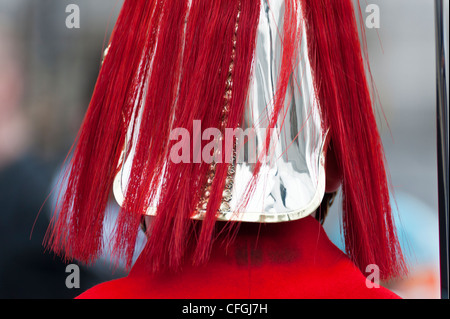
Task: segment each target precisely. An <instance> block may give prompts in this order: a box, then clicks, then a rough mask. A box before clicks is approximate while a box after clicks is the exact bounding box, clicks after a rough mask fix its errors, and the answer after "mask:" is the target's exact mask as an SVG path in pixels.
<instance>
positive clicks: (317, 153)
mask: <svg viewBox="0 0 450 319" xmlns="http://www.w3.org/2000/svg"><path fill="white" fill-rule="evenodd" d="M283 15H284V6H283V1H269V2H267V1H265V0H263V1H262V3H261V13H260V20H259V25H258V34H257V46H256V56H255V61H254V67H253V77H252V81H251V85H250V89H249V93H248V99H247V108H246V112H245V119H244V121H243V122H244V125H243V127H241V128H242V130H243V131H244V132H248V131H249V130H248V129H250V130H251V129H252V128H253V129H254V130H253V132H255V139H254V140H252V141H254V143H246V144H245V146H244V148H241V147H238V156H237V163H235V167H234V168H235V173H234V180H233V183H232V190H231V200H230V199H229V198H227V205H229V206H227V209H225V210H220V212H219V214H218V219H219V220H241V221H247V222H283V221H289V220H295V219H299V218H302V217H305V216H307V215H309V214H311V213H312V212H314V211H315V210H316V209H317V207H318V206H319V205H320V203H321V201H322V198H323V195H324V192H325V170H324V162H325V161H324V152H323V148H324V144H325V143H324V142H325V134H324V133H323V132H322V128H321V119H320V113H319V108H318V105H317V99H316V96H315V94H314V87H313V81H312V75H311V70H310V65H309V60H308V57H307V42H306V41H307V39H306V35H305V33H303V36H302V42H301V48H300V57H299V60H298V65H297V67H296V69H295V71H294V73H293V75H292V77H291V81H290V84H289V87H288V90H287V94H286V101H285V110H284V111H283V112H282V115H281V116H280V119H279V123H278V124H277V127H276V130H274V131H273V132H270V133H271V134H275V135H274V136H276V138H275V142H274V143H273V145H272V146H273V147H272V148H271V152H269V155H268V156H267V157H265V158H264V159H263V166H262V168H261V173H260V175H259V178H258V181H257V184H256V188H255V190H254V192H253V193H252V196H251V197H250V200H249V201H248V202H247V204H246V205H245V207H243V208H242V207H241V205H240V204H241V200H242V196H243V194H245V193H246V189H247V186H248V183H249V182H250V179H251V177H252V172H253V167H254V163H255V156H252V154H253V155H254V154H259V153H260V152H261V150H262V148H263V143H264V141H265V136H266V133H269V132H266V131H267V130H266V128H267V126H268V118H269V116H270V113H271V111H272V108H273V104H272V103H273V97H274V95H275V92H276V90H277V87H276V85H277V80H278V73H279V69H280V63H281V59H280V54H281V47H282V45H281V38H280V36H281V34H280V32H282V29H283ZM237 144H238V145H240V144H239V141H238V143H237ZM253 144H254V147H252V146H251V145H253ZM241 145H242V144H241ZM249 145H250V146H249ZM132 154H133V151H132V152H131V156H129V158H128V159H127V161H126V162H125V165H124V167H123V170H122V171H121V172H119V174H118V175H117V177H116V179H115V182H114V194H115V197H116V200H117V202H118V203H119V205H120V204H121V203H122V202H123V194H124V190H125V189H126V185H127V179H128V176H129V172H130V167H131V161H132ZM228 207H229V209H228ZM238 208H242V209H240V210H239V211H238ZM148 214H149V215H152V214H154V209H152V208H150V209H149V211H148ZM202 215H203V213H202V210H199V211H198V212H197V214H196V215H195V216H194V218H197V219H201V218H202Z"/></svg>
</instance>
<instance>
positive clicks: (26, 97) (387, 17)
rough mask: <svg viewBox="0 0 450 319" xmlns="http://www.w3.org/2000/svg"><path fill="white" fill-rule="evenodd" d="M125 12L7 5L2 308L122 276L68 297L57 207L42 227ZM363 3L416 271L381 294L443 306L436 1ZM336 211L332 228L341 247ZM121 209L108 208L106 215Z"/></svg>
mask: <svg viewBox="0 0 450 319" xmlns="http://www.w3.org/2000/svg"><path fill="white" fill-rule="evenodd" d="M122 1H123V0H96V1H90V0H71V1H66V0H39V1H37V0H35V1H32V0H0V298H73V297H75V296H77V295H78V294H80V293H81V292H82V291H84V290H86V289H88V288H90V287H92V286H94V285H96V284H98V283H100V282H104V281H106V280H111V279H114V278H118V277H122V276H123V275H124V272H123V271H122V270H121V269H120V267H119V269H116V270H115V271H113V269H112V268H111V267H110V266H109V264H108V260H107V257H105V258H104V259H102V260H100V261H99V262H98V263H97V264H96V265H94V266H92V267H84V266H82V265H80V267H81V274H80V278H81V282H80V284H81V287H80V289H68V288H67V287H66V285H65V280H66V277H67V275H68V274H67V273H66V272H65V269H66V268H65V267H66V264H64V263H63V262H62V261H61V260H60V259H59V258H58V257H56V256H54V255H53V254H52V253H51V252H48V251H45V250H44V248H43V247H42V240H43V238H44V235H45V231H46V229H47V225H48V222H49V217H50V215H51V209H52V207H53V206H52V197H50V198H49V200H48V201H47V203H46V205H44V206H43V209H42V211H41V213H40V215H39V217H38V218H37V215H38V212H39V210H40V208H41V206H42V204H43V203H44V201H45V200H46V198H47V196H48V195H49V193H50V191H51V190H52V188H54V187H55V183H56V180H57V178H58V176H59V174H60V172H61V169H62V165H63V160H64V158H65V156H66V155H67V153H68V151H69V149H70V147H71V145H72V143H73V141H74V139H75V137H76V134H77V131H78V129H79V127H80V124H81V121H82V119H83V116H84V113H85V111H86V109H87V106H88V104H89V100H90V97H91V94H92V91H93V88H94V84H95V80H96V77H97V74H98V71H99V68H100V63H101V57H102V53H103V50H104V46H105V42H106V41H107V39H108V37H109V34H110V32H111V30H112V28H113V25H114V22H115V20H116V18H117V15H118V12H119V10H120V7H121V4H122ZM365 3H366V2H365V1H362V5H363V15H364V16H366V15H367V13H364V11H365V10H364V9H365V8H364V6H365ZM367 3H371V4H377V5H378V6H379V8H380V15H381V20H380V23H381V25H380V28H379V29H366V33H367V40H368V48H369V55H370V62H371V67H372V73H373V77H374V80H375V84H376V86H377V89H378V93H379V97H380V102H381V103H380V105H378V107H377V117H378V120H379V127H380V132H381V135H382V139H383V143H384V146H385V151H386V159H387V162H388V166H389V171H390V176H391V179H392V185H393V199H394V200H395V201H394V202H393V203H394V204H393V207H394V210H395V211H396V213H397V215H398V218H397V225H398V233H399V236H400V238H401V241H402V246H403V248H404V251H405V254H406V255H407V259H408V262H409V267H410V275H409V277H408V278H405V279H403V280H399V281H396V282H390V283H384V285H386V286H388V287H389V288H390V289H392V290H394V291H395V292H396V293H398V294H399V295H400V296H401V297H404V298H439V297H440V291H439V280H440V278H439V241H438V240H439V232H438V191H437V165H436V163H437V157H436V102H435V100H436V92H435V83H436V82H435V36H434V32H435V30H434V27H435V25H434V2H433V1H431V0H396V1H390V0H370V1H367ZM69 4H76V5H78V7H79V9H80V28H73V29H69V28H67V27H66V18H67V16H68V15H69V14H70V13H67V12H66V7H67V6H68V5H69ZM446 5H447V10H446V12H447V19H448V2H447V4H446ZM447 21H448V20H447ZM447 74H448V73H447ZM383 112H384V115H383ZM339 206H340V205H339V204H338V203H336V204H335V205H333V207H332V211H331V212H330V214H329V216H328V217H327V220H326V222H325V229H326V231H327V233H328V235H329V236H330V239H332V241H333V242H334V243H335V244H336V245H337V246H338V247H341V248H343V244H342V236H341V233H340V228H339V226H340V219H339V215H340V213H341V212H340V208H339ZM116 208H117V207H116V206H115V203H114V202H112V203H111V205H110V211H111V214H114V212H115V210H116ZM36 218H37V219H36ZM35 221H36V223H35ZM34 223H35V225H34ZM33 225H34V229H33V234H32V236H31V239H30V234H31V230H32V228H33ZM141 240H142V238H141Z"/></svg>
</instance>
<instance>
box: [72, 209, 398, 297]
mask: <svg viewBox="0 0 450 319" xmlns="http://www.w3.org/2000/svg"><path fill="white" fill-rule="evenodd" d="M367 275H368V274H367ZM78 298H133V299H140V298H158V299H166V298H177V299H184V298H189V299H200V298H201V299H210V298H213V299H241V298H258V299H259V298H261V299H278V298H283V299H291V298H296V299H300V298H308V299H311V298H314V299H319V298H320V299H322V298H333V299H336V298H338V299H340V298H352V299H356V298H357V299H360V298H399V297H398V296H397V295H396V294H394V293H393V292H391V291H389V290H388V289H386V288H383V287H381V286H380V288H368V287H367V286H366V276H365V275H364V274H363V273H362V272H361V271H360V270H359V269H358V268H357V267H356V266H355V265H354V264H353V263H352V262H351V261H350V260H349V258H348V257H347V256H346V255H345V254H344V253H343V252H342V251H341V250H339V249H338V248H337V247H336V246H335V245H333V244H332V243H331V241H330V240H329V239H328V237H327V235H326V233H325V231H324V229H323V228H322V226H321V225H320V224H319V223H318V222H317V221H316V220H315V219H314V218H313V217H306V218H304V219H301V220H298V221H293V222H288V223H279V224H247V223H245V224H242V225H241V229H240V230H239V234H238V236H237V237H236V239H235V241H234V242H233V244H232V245H231V246H229V247H228V249H225V247H223V246H220V245H219V244H217V245H216V246H215V248H214V249H213V252H212V255H211V258H210V260H209V262H208V263H207V264H206V265H203V266H197V267H194V266H191V265H190V264H186V265H184V266H183V268H182V270H181V271H179V272H177V273H164V274H159V275H150V274H149V272H148V271H147V269H146V267H145V260H143V259H142V258H139V259H138V260H137V261H136V263H135V265H134V267H133V269H132V270H131V271H130V273H129V275H128V276H127V277H125V278H122V279H117V280H113V281H109V282H106V283H103V284H100V285H97V286H95V287H93V288H91V289H89V290H87V291H86V292H84V293H83V294H81V295H80V296H79V297H78Z"/></svg>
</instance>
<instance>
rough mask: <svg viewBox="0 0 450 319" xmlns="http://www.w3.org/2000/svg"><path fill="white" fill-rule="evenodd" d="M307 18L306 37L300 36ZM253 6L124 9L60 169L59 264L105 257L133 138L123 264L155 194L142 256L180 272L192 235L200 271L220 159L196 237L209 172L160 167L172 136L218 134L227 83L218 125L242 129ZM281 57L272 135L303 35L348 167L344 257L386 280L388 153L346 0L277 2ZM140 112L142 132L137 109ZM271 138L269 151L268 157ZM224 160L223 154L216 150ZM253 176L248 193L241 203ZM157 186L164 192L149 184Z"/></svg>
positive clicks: (218, 192) (189, 166) (120, 245)
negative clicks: (115, 189) (111, 204)
mask: <svg viewBox="0 0 450 319" xmlns="http://www.w3.org/2000/svg"><path fill="white" fill-rule="evenodd" d="M300 10H302V12H303V19H304V25H306V29H305V30H301V26H302V23H301V18H302V16H301V14H300ZM259 14H260V1H254V0H226V1H225V0H220V1H210V0H197V1H188V0H180V1H168V0H125V2H124V5H123V8H122V10H121V13H120V15H119V18H118V21H117V23H116V26H115V28H114V30H113V34H112V36H111V41H110V47H109V51H108V55H107V56H106V58H105V60H104V63H103V66H102V68H101V71H100V74H99V76H98V80H97V83H96V86H95V90H94V93H93V97H92V100H91V103H90V105H89V109H88V111H87V114H86V116H85V118H84V121H83V124H82V127H81V129H80V132H79V134H78V137H77V144H76V148H75V151H74V154H73V157H72V160H71V162H70V166H69V170H68V172H67V174H68V175H67V189H66V190H65V192H64V194H63V198H62V200H61V201H60V202H59V203H58V206H57V209H56V212H55V215H54V217H53V219H52V221H51V225H50V226H51V227H49V230H48V232H47V235H46V242H47V245H48V246H49V247H50V248H51V249H53V250H54V251H55V252H57V253H60V254H63V255H64V256H65V257H66V258H67V259H72V258H75V259H78V260H80V261H84V262H87V263H91V262H93V261H94V260H95V259H96V258H97V257H98V256H99V254H100V253H101V251H102V249H103V247H102V229H103V220H104V217H105V208H106V204H107V201H108V196H109V194H110V190H111V187H112V183H113V180H114V177H115V175H116V174H117V172H118V171H119V170H120V169H121V166H122V161H123V158H122V157H121V153H122V150H123V148H124V144H125V141H126V135H127V132H128V131H129V130H132V131H133V132H134V131H135V130H139V131H138V132H137V133H138V134H137V136H138V138H137V140H136V145H135V149H136V152H135V155H134V158H133V162H132V168H131V175H130V182H129V185H128V187H127V189H126V195H125V201H124V203H123V205H122V206H123V207H122V208H121V210H120V212H119V217H118V221H117V224H116V227H115V232H114V237H113V242H112V252H113V254H114V256H115V257H117V258H124V259H125V260H126V262H127V266H128V267H130V266H131V264H132V256H133V252H134V247H135V243H136V236H137V233H138V231H139V225H140V222H141V217H142V215H143V214H144V213H145V212H146V211H147V209H148V206H149V203H150V202H151V201H152V199H154V198H155V196H156V194H157V192H158V200H157V203H156V216H155V218H154V220H153V222H152V225H151V226H150V228H149V230H148V234H149V238H148V241H147V243H146V246H145V248H144V250H143V252H142V254H144V255H145V256H144V257H146V258H148V261H149V262H148V263H149V265H150V267H151V269H152V270H153V271H157V270H160V269H162V268H173V269H176V268H177V267H178V266H180V264H181V262H182V260H183V257H184V252H185V250H186V247H187V246H188V243H189V242H190V241H192V240H196V241H197V242H196V250H195V253H194V260H193V262H194V263H201V262H205V261H206V260H207V258H208V256H209V253H210V250H211V245H212V242H213V237H214V225H215V221H216V213H217V211H218V209H219V206H220V203H221V200H222V191H223V188H224V185H225V180H226V176H227V170H228V165H229V164H227V162H226V161H224V162H223V163H216V164H215V175H214V180H213V182H212V185H211V196H210V198H209V201H208V205H207V209H206V213H205V215H204V219H203V221H202V223H201V230H200V232H199V234H198V237H196V238H192V237H193V236H191V231H192V229H191V228H192V219H191V217H192V215H193V213H195V210H196V207H198V203H199V201H200V195H199V189H201V188H202V185H203V183H204V181H205V178H206V176H207V175H208V172H209V169H210V165H209V164H207V163H203V162H201V163H195V162H194V161H191V163H173V162H171V161H170V160H168V156H169V149H170V147H171V146H172V145H173V144H174V141H171V140H170V139H169V135H170V131H171V129H172V128H174V127H177V128H185V129H187V130H188V131H189V132H191V133H192V131H193V121H194V120H201V123H202V126H204V127H215V128H221V125H222V121H223V120H224V117H223V114H222V113H221V112H222V109H223V106H224V92H226V90H227V84H226V83H227V81H229V80H230V77H231V81H232V83H233V84H232V94H231V95H230V96H229V101H228V106H229V111H228V113H227V116H226V127H227V128H233V129H235V128H236V127H238V126H239V125H240V123H241V121H242V117H243V114H244V111H245V106H246V98H247V91H248V87H249V83H250V79H251V76H252V67H253V62H254V51H255V45H256V34H257V32H256V31H257V26H258V19H259ZM284 17H285V18H284V25H283V31H282V34H283V38H282V46H283V47H282V58H281V67H280V75H279V81H278V83H277V92H276V94H275V96H274V100H273V111H272V112H271V114H270V118H269V124H268V125H269V127H274V126H275V124H276V123H277V120H278V117H279V115H280V114H283V113H284V112H285V111H284V110H283V107H284V105H285V103H284V99H285V96H286V90H287V86H288V83H289V81H290V78H291V73H292V71H293V69H294V68H295V66H296V65H295V64H296V63H297V62H298V59H299V57H298V54H299V52H298V47H299V41H300V34H301V32H306V33H307V37H308V43H309V47H308V49H309V58H310V61H311V65H312V72H313V78H314V83H315V90H316V94H317V97H318V99H319V104H320V109H321V113H322V118H323V129H324V131H325V130H327V129H328V128H329V129H330V135H331V139H332V141H333V147H334V148H335V152H336V157H337V160H338V163H339V166H340V168H341V169H342V172H343V180H342V190H343V208H344V213H345V214H344V233H345V241H346V248H347V252H348V254H349V256H350V257H351V258H352V260H353V261H354V262H355V263H356V264H357V265H358V266H359V267H360V268H361V269H363V267H365V266H366V265H368V264H372V263H376V264H377V265H378V266H379V267H380V273H381V274H383V275H384V277H385V278H389V277H391V276H395V275H397V274H400V273H401V272H402V271H403V269H404V264H403V259H402V257H401V251H400V247H399V243H398V240H397V237H396V234H395V227H394V225H393V222H392V217H391V211H390V204H389V190H388V185H387V182H386V173H385V167H384V157H383V150H382V146H381V142H380V137H379V135H378V132H377V127H376V122H375V118H374V115H373V111H372V102H371V99H370V94H369V91H368V86H367V80H366V77H365V70H364V64H363V59H362V57H361V46H360V43H359V38H358V30H357V27H356V21H355V17H354V11H353V7H352V3H351V0H339V1H328V2H327V4H326V5H325V4H324V2H323V1H315V0H286V1H285V14H284ZM138 113H141V114H142V117H141V119H140V121H141V122H140V123H139V125H137V121H136V118H137V114H138ZM269 145H270V138H267V140H266V143H265V149H264V152H267V150H268V147H269ZM225 156H227V154H225ZM261 158H262V157H260V159H259V160H258V162H257V163H256V164H255V170H254V178H253V179H252V182H251V183H250V185H249V187H248V192H247V193H246V194H242V195H243V198H244V200H243V203H242V204H243V205H245V198H247V199H248V198H249V196H250V194H251V192H252V189H253V187H254V184H255V183H256V178H257V176H258V172H259V168H260V167H261ZM157 185H159V188H157V187H156V186H157Z"/></svg>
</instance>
